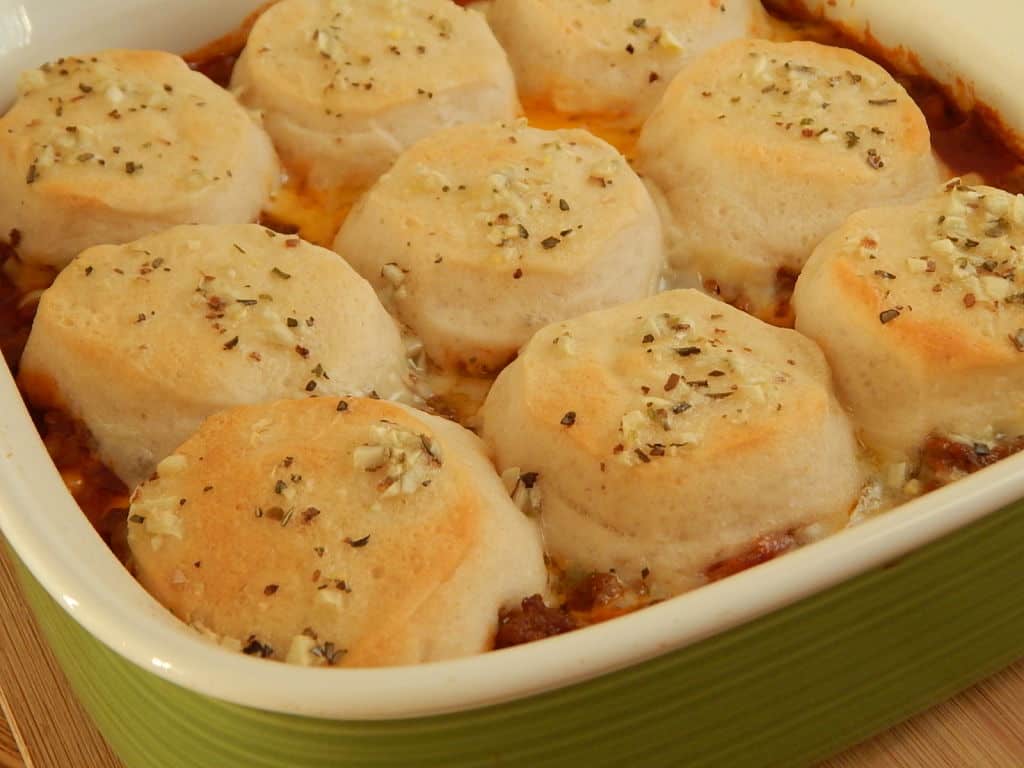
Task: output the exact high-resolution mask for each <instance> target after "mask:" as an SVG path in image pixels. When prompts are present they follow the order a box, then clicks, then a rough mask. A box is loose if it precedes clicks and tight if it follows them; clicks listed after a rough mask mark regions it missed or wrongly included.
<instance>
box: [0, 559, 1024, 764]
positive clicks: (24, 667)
mask: <svg viewBox="0 0 1024 768" xmlns="http://www.w3.org/2000/svg"><path fill="white" fill-rule="evenodd" d="M0 617H2V621H0V706H2V709H3V714H4V718H0V768H122V766H121V763H120V762H119V761H118V760H117V758H115V757H114V756H113V754H112V753H111V752H110V749H109V748H108V747H107V746H106V744H105V743H104V742H103V739H102V737H101V736H100V735H99V734H97V733H96V731H95V729H94V728H93V727H92V724H91V723H90V722H89V719H88V717H87V716H86V715H85V713H84V712H83V711H82V709H81V708H80V707H79V705H78V703H77V702H76V701H75V699H74V697H73V696H72V695H71V693H70V692H69V690H68V688H67V682H66V681H65V679H64V676H63V674H62V673H61V671H60V669H59V668H58V666H57V662H56V661H55V660H54V659H53V656H52V655H51V654H50V652H49V650H48V649H47V647H46V644H45V643H44V642H43V640H42V639H41V637H40V635H39V630H38V628H37V627H36V624H35V620H34V619H33V618H32V615H31V613H30V612H29V609H28V607H27V606H26V605H25V603H24V601H23V600H22V598H21V592H20V590H19V589H18V587H17V585H16V582H15V580H14V574H13V572H12V570H11V566H10V563H9V562H8V560H7V557H6V553H5V552H4V549H3V546H0ZM5 718H6V721H5ZM19 747H20V751H19ZM821 768H1024V661H1021V662H1020V663H1018V664H1017V665H1016V666H1014V667H1011V668H1010V669H1008V670H1006V671H1005V672H1003V673H1002V674H1000V675H997V676H996V677H994V678H992V679H991V680H988V681H986V682H984V683H982V684H981V685H978V686H976V687H975V688H973V689H971V690H969V691H967V692H966V693H963V694H961V695H960V696H958V697H957V698H955V699H953V700H952V701H950V702H947V703H946V704H943V705H942V706H939V707H936V708H935V709H933V710H931V711H929V712H926V713H924V714H923V715H919V716H918V717H916V718H914V719H913V720H910V721H909V722H907V723H904V724H903V725H900V726H898V727H896V728H893V729H892V730H891V731H888V732H886V733H884V734H882V735H881V736H878V737H876V738H874V739H872V740H870V741H867V742H865V743H864V744H861V745H860V746H858V747H856V748H854V749H852V750H850V751H848V752H846V753H844V754H842V755H839V756H838V757H835V758H833V759H832V760H830V761H828V762H826V763H825V764H824V765H823V766H821Z"/></svg>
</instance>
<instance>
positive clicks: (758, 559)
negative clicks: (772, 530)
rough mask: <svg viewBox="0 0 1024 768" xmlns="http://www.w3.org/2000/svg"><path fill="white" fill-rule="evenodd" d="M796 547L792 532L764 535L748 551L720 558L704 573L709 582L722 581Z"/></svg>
mask: <svg viewBox="0 0 1024 768" xmlns="http://www.w3.org/2000/svg"><path fill="white" fill-rule="evenodd" d="M796 547H797V540H796V537H795V536H793V534H792V533H777V534H771V535H768V536H762V537H761V538H759V539H758V540H757V541H755V542H754V544H753V545H752V546H751V547H750V549H748V550H747V551H746V552H741V553H740V554H738V555H736V556H735V557H730V558H728V559H726V560H720V561H719V562H717V563H715V564H714V565H712V566H711V567H709V568H708V569H707V570H706V571H705V572H704V575H705V576H707V579H708V581H709V582H712V581H720V580H721V579H724V578H725V577H727V576H732V575H734V574H737V573H739V572H740V571H745V570H747V569H748V568H753V567H754V566H755V565H760V564H761V563H767V562H768V561H769V560H774V559H775V558H776V557H778V556H779V555H784V554H785V553H786V552H789V551H790V550H793V549H796Z"/></svg>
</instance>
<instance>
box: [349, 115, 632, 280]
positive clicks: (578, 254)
mask: <svg viewBox="0 0 1024 768" xmlns="http://www.w3.org/2000/svg"><path fill="white" fill-rule="evenodd" d="M453 146H458V147H461V149H460V151H458V152H452V147H453ZM410 186H412V187H413V189H412V190H410V188H409V187H410ZM411 192H415V195H413V194H410V193H411ZM369 199H372V200H375V201H379V202H380V203H384V202H385V201H386V202H388V203H390V204H392V205H394V206H396V207H398V208H399V209H400V210H401V211H402V212H403V216H404V221H405V222H406V224H407V226H409V227H410V228H411V230H410V231H411V236H415V235H416V234H417V233H419V235H420V237H422V238H423V239H424V242H423V243H416V244H415V245H416V247H417V248H422V247H426V248H430V247H434V246H436V248H437V249H438V255H439V256H442V257H443V258H444V259H445V260H447V261H467V262H472V263H474V264H476V263H484V264H491V265H493V266H494V267H495V268H496V269H499V270H506V269H507V270H508V271H509V272H511V271H512V270H513V269H515V268H517V267H522V268H524V269H528V268H531V267H532V268H544V267H545V266H547V265H569V264H579V263H586V262H587V261H589V259H590V258H591V257H592V255H593V244H594V243H595V242H600V241H601V239H603V238H605V237H610V236H612V235H613V234H614V232H615V230H616V229H618V228H619V227H621V226H622V225H623V222H624V221H628V220H630V219H631V218H632V217H635V216H636V215H637V212H638V209H639V208H640V207H641V206H642V204H643V203H645V202H646V200H647V198H646V193H645V191H644V188H643V186H642V185H641V183H640V182H639V180H638V179H637V178H636V176H635V175H634V174H633V172H632V171H631V170H630V168H629V166H628V164H627V163H626V161H625V159H624V158H623V157H622V156H621V155H620V154H619V153H618V152H617V151H616V150H615V149H614V148H613V147H611V146H610V145H608V144H606V143H605V142H603V141H601V140H600V139H598V138H596V137H594V136H592V135H590V134H589V133H587V132H585V131H578V130H559V131H542V130H539V129H537V128H531V127H528V126H527V125H526V122H525V121H518V122H516V123H514V124H512V125H503V124H491V125H471V126H464V127H459V128H452V129H448V130H446V131H443V132H441V133H439V134H437V135H435V136H433V137H431V138H428V139H425V140H424V141H422V142H420V143H419V144H417V145H416V146H414V147H413V148H412V149H410V150H409V151H407V152H406V153H405V154H404V155H403V156H402V157H401V158H399V160H398V162H397V163H396V165H395V167H394V168H393V169H392V170H391V171H390V172H389V173H388V174H386V175H385V176H384V177H383V178H382V179H381V181H380V182H379V183H378V185H377V187H376V188H375V189H374V190H373V191H372V192H371V193H370V198H369ZM424 243H426V245H424ZM519 274H520V276H521V274H522V270H520V273H519Z"/></svg>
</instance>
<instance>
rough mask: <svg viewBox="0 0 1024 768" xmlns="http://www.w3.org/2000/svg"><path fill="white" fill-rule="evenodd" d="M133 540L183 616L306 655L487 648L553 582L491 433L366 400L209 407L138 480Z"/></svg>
mask: <svg viewBox="0 0 1024 768" xmlns="http://www.w3.org/2000/svg"><path fill="white" fill-rule="evenodd" d="M128 541H129V544H130V546H131V550H132V553H133V556H134V558H133V559H134V565H135V568H136V573H137V575H138V578H139V580H140V581H141V582H142V584H143V586H145V587H146V589H148V590H149V591H150V593H152V594H153V596H154V597H156V598H157V600H159V601H160V602H161V603H163V604H164V605H165V606H166V607H167V608H168V609H170V610H171V611H172V612H173V613H174V614H175V615H176V616H177V617H178V618H180V619H181V620H182V621H185V622H188V623H190V624H192V625H193V626H195V627H196V628H198V629H200V630H201V631H203V632H204V633H208V634H211V635H215V636H217V637H218V638H219V639H220V641H221V642H222V643H225V642H226V641H227V642H230V641H231V640H233V641H234V644H235V645H236V647H239V646H240V647H241V649H242V650H243V651H244V652H246V653H249V654H253V655H260V656H264V657H269V658H274V659H278V660H284V661H289V662H292V663H296V664H302V665H309V666H353V667H369V666H385V665H387V666H391V665H400V664H415V663H419V662H425V661H436V660H441V659H449V658H453V657H458V656H466V655H470V654H474V653H480V652H482V651H485V650H488V649H489V648H490V647H491V643H492V641H493V638H494V633H495V630H496V627H497V620H498V612H499V610H500V609H501V608H503V607H506V606H511V605H514V604H517V603H518V602H519V601H520V600H522V598H523V596H525V595H532V594H535V593H543V592H545V591H546V585H547V571H546V568H545V564H544V554H543V551H542V548H541V539H540V533H539V530H538V529H537V526H536V525H535V523H534V522H533V521H531V520H529V519H528V518H527V517H526V516H525V515H523V514H522V513H521V512H520V511H519V510H518V509H517V508H516V507H515V505H514V504H513V503H512V501H511V500H510V499H509V497H508V494H507V493H506V491H505V488H504V486H503V485H502V483H501V480H500V479H499V478H498V476H497V475H496V474H495V472H494V468H493V467H492V466H491V464H490V462H489V461H488V458H487V454H486V452H485V450H484V445H483V443H481V442H480V440H479V439H478V438H477V437H476V436H475V435H473V434H472V433H471V432H468V431H467V430H465V429H463V428H462V427H460V426H458V425H457V424H454V423H452V422H449V421H445V420H443V419H440V418H437V417H435V416H429V415H427V414H425V413H421V412H417V411H414V410H412V409H411V408H407V407H404V406H401V405H398V404H395V403H388V402H383V401H377V400H369V399H358V398H353V399H342V400H339V399H335V398H319V399H316V400H303V401H295V400H292V401H281V402H277V403H271V404H264V405H257V406H249V407H244V408H237V409H234V410H231V411H227V412H224V413H219V414H217V415H215V416H212V417H210V418H209V419H208V420H207V421H206V422H205V424H204V425H203V426H202V428H201V429H200V430H199V432H198V433H197V434H196V435H194V436H193V437H192V438H190V439H189V440H188V441H186V442H185V444H184V445H182V446H181V447H180V448H179V449H178V450H177V451H176V452H175V453H173V454H172V455H171V456H169V457H168V458H166V459H164V460H163V461H162V462H161V463H160V464H159V466H158V467H157V472H156V474H155V475H154V476H153V477H152V478H150V479H149V480H147V481H146V482H145V483H143V484H142V485H141V486H140V487H139V489H138V490H137V491H136V493H135V495H134V497H133V499H132V505H131V512H130V517H129V521H128Z"/></svg>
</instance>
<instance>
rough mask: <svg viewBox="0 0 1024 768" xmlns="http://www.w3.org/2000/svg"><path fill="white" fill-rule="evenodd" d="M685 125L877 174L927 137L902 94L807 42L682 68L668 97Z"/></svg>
mask: <svg viewBox="0 0 1024 768" xmlns="http://www.w3.org/2000/svg"><path fill="white" fill-rule="evenodd" d="M670 94H671V95H670V98H671V99H674V100H678V99H681V98H683V94H685V97H686V99H687V101H686V103H687V105H688V106H687V109H688V114H689V117H688V119H695V120H702V121H715V122H717V123H719V124H720V126H721V129H722V130H723V131H730V130H733V127H732V126H733V124H734V123H735V126H736V127H735V130H738V131H742V132H743V133H745V134H752V135H753V136H756V137H757V139H758V141H760V142H766V143H770V144H771V145H773V146H787V147H790V148H794V147H795V148H797V149H798V150H799V151H800V152H802V153H806V154H807V155H808V156H809V157H814V158H816V159H818V160H821V159H833V160H835V161H839V162H843V163H846V164H853V163H855V164H856V165H857V166H859V167H861V169H862V170H863V169H868V170H870V171H875V172H884V171H886V170H887V169H888V168H889V166H890V159H891V157H892V155H893V153H895V152H911V153H915V154H919V153H927V152H928V151H929V149H930V146H929V132H928V128H927V125H926V124H925V120H924V117H923V115H922V114H921V112H920V110H919V109H918V107H917V105H916V104H915V103H914V101H913V100H912V99H911V97H910V96H909V94H907V92H906V91H905V90H904V89H903V87H902V86H900V85H899V84H898V83H897V82H896V81H895V80H894V79H893V78H892V77H891V76H890V75H889V74H888V73H886V72H885V70H883V69H882V68H881V67H879V66H878V65H877V64H875V63H874V62H872V61H870V60H868V59H866V58H864V57H863V56H860V55H859V54H857V53H854V52H853V51H849V50H846V49H841V48H832V47H828V46H823V45H818V44H816V43H809V42H791V43H772V42H767V41H763V40H743V41H738V42H735V43H731V44H728V45H725V46H723V47H721V48H719V49H718V50H717V51H715V52H712V53H711V54H709V55H707V56H705V57H703V58H702V59H699V60H698V61H696V62H695V63H694V65H693V66H692V67H690V68H689V69H687V70H686V71H685V72H684V73H683V74H682V75H681V76H680V77H679V78H678V79H677V81H676V82H675V83H673V86H672V89H671V91H670Z"/></svg>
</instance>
